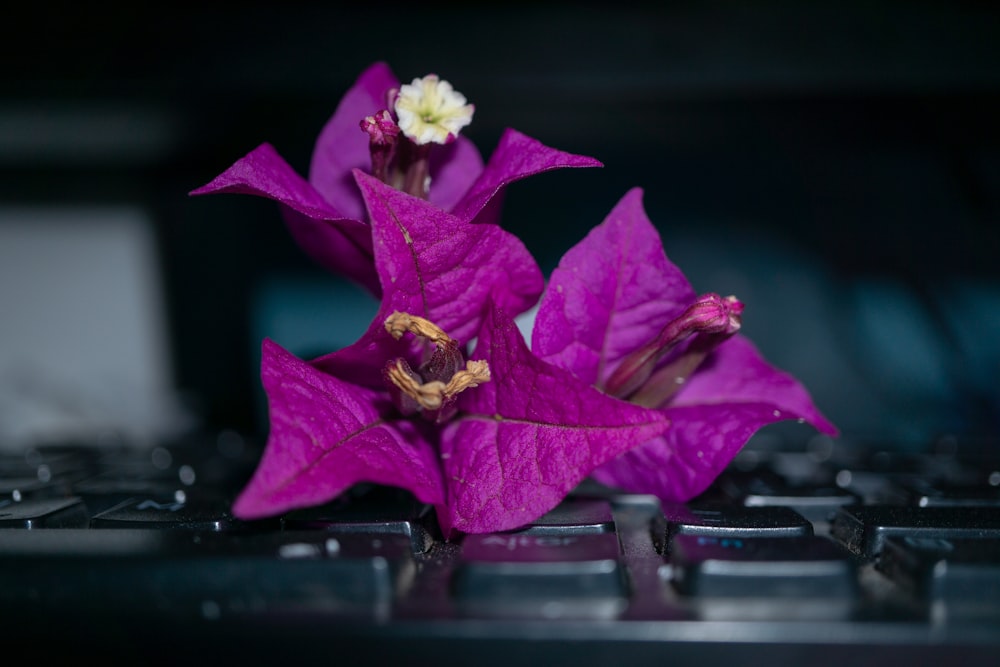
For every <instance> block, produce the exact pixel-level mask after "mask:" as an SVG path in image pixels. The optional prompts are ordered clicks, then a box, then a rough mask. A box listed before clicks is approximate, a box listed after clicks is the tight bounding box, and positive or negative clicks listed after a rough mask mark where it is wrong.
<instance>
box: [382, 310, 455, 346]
mask: <svg viewBox="0 0 1000 667" xmlns="http://www.w3.org/2000/svg"><path fill="white" fill-rule="evenodd" d="M385 330H386V331H388V332H389V333H390V334H391V335H392V337H393V338H395V339H396V340H399V339H400V338H402V336H403V334H404V333H407V332H409V333H411V334H413V335H414V336H419V337H420V338H424V339H426V340H429V341H431V342H432V343H434V344H435V345H455V344H456V343H455V340H454V339H452V338H451V337H450V336H449V335H448V334H446V333H445V332H444V330H443V329H441V327H439V326H438V325H436V324H434V323H433V322H431V321H430V320H426V319H424V318H422V317H418V316H417V315H410V314H409V313H401V312H399V311H396V312H394V313H393V314H392V315H390V316H389V317H387V318H386V319H385Z"/></svg>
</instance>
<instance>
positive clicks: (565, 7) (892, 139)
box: [0, 1, 1000, 440]
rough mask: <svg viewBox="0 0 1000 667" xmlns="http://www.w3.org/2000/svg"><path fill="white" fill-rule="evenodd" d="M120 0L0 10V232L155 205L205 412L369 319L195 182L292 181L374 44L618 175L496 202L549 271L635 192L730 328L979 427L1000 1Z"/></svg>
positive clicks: (238, 199)
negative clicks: (257, 169)
mask: <svg viewBox="0 0 1000 667" xmlns="http://www.w3.org/2000/svg"><path fill="white" fill-rule="evenodd" d="M112 7H113V9H112V8H111V7H108V8H101V7H100V6H94V5H92V4H86V3H79V4H73V5H67V6H62V7H53V6H47V4H46V3H35V4H34V5H32V6H30V7H21V8H19V9H17V10H16V11H15V12H14V13H13V15H12V16H11V17H9V18H8V19H6V20H5V21H4V23H3V25H2V26H0V53H2V55H0V77H2V78H0V84H2V85H0V231H2V230H3V226H4V224H5V223H8V222H9V221H10V220H13V219H15V218H17V216H20V215H23V212H24V211H25V210H49V209H51V208H52V207H53V206H57V207H59V210H60V211H62V215H63V216H64V217H65V216H68V217H69V218H72V217H73V214H72V210H73V209H74V207H82V208H83V209H86V210H90V211H93V210H104V209H103V208H102V207H111V208H112V209H113V210H119V209H118V208H117V207H122V206H124V207H126V209H127V210H130V211H140V212H141V214H140V215H139V216H138V217H139V218H140V219H148V220H149V221H150V222H151V229H152V234H153V238H154V239H155V257H156V262H155V263H156V266H157V268H158V271H160V272H161V273H160V276H161V283H159V285H160V287H162V290H163V294H164V295H165V301H164V303H163V313H164V320H163V322H162V327H163V330H164V332H165V340H166V342H165V345H166V346H167V348H168V353H169V360H170V361H169V365H168V370H167V373H168V375H169V382H170V385H171V386H172V387H176V388H178V389H179V392H180V393H179V394H178V395H179V396H180V398H181V402H182V403H183V405H184V406H185V410H190V411H191V413H193V414H194V415H195V416H196V419H197V420H198V421H199V423H201V424H203V425H205V426H207V427H209V428H235V429H240V430H245V431H248V432H260V431H261V430H262V429H263V428H264V424H265V422H264V420H263V419H262V414H261V410H262V404H261V400H260V394H259V388H258V381H257V368H256V355H257V351H258V349H259V345H260V338H261V337H262V336H263V335H271V336H274V337H275V338H276V339H277V340H278V342H281V343H283V344H285V345H286V346H287V347H289V348H291V349H293V351H297V352H299V353H300V354H303V355H306V356H308V355H309V354H311V353H314V352H320V351H327V350H326V349H322V348H324V347H327V348H329V347H332V346H336V345H339V344H344V343H346V342H350V340H351V335H352V330H351V327H353V326H358V327H360V326H362V323H363V322H364V318H365V317H367V316H368V315H369V314H370V313H369V311H368V310H367V308H368V304H367V303H366V302H365V300H364V299H363V298H361V297H360V296H359V295H358V294H357V293H356V292H355V291H352V289H351V288H350V287H349V286H345V285H343V284H342V283H340V282H338V281H337V280H336V279H334V278H332V277H330V276H327V275H326V274H324V273H322V272H321V271H320V270H318V269H317V268H316V267H314V266H312V265H311V264H310V263H309V261H308V260H307V259H306V258H305V256H304V255H303V254H302V253H301V252H300V251H299V249H298V248H297V247H296V246H295V245H294V244H293V243H292V241H291V240H290V238H289V237H288V236H287V234H286V233H285V230H284V227H283V225H282V223H281V221H280V217H279V214H278V210H277V207H276V205H275V204H273V203H272V202H270V201H266V200H262V199H257V198H252V197H246V196H237V195H215V196H210V197H197V198H191V197H188V195H187V192H189V191H190V190H192V189H194V188H195V187H198V186H200V185H202V184H204V183H206V182H207V181H209V180H211V179H212V178H213V177H214V176H216V175H217V174H218V173H220V172H221V171H223V170H224V169H225V168H227V167H228V166H229V165H230V164H232V162H234V161H235V160H236V159H237V158H239V157H241V156H242V155H244V154H245V153H247V152H248V151H250V150H251V149H253V148H254V147H256V146H257V145H258V144H260V143H261V142H264V141H268V142H270V143H272V144H273V145H274V146H275V147H276V148H277V149H278V151H279V152H280V153H281V154H282V155H283V156H284V157H285V158H286V159H287V160H288V161H289V163H290V164H291V165H292V166H294V167H296V168H297V169H298V170H299V171H300V173H302V174H305V173H306V171H307V169H308V164H309V156H310V154H311V152H312V147H313V142H314V140H315V137H316V135H317V134H318V132H319V130H320V128H321V127H322V126H323V124H324V123H325V121H326V120H327V118H328V117H329V116H330V114H331V113H332V112H333V110H334V108H335V106H336V104H337V102H338V101H339V99H340V97H341V95H342V94H343V93H344V91H346V89H347V88H348V87H349V86H350V85H351V84H352V83H353V81H354V80H355V78H356V77H357V76H358V74H359V73H360V72H361V71H362V70H363V69H364V68H365V67H366V66H368V65H369V64H370V63H372V62H373V61H375V60H385V61H387V62H388V63H389V64H390V65H391V66H392V68H393V69H394V71H395V72H396V74H397V75H398V76H399V77H400V78H401V79H403V80H404V81H405V80H408V79H410V78H412V77H414V76H422V75H424V74H426V73H428V72H436V73H438V74H440V75H441V76H442V77H443V78H446V79H448V80H450V81H451V82H452V83H453V84H454V85H455V87H456V88H457V89H458V90H460V91H462V92H463V93H464V94H465V95H466V96H467V97H468V98H469V100H470V101H472V102H474V103H475V104H476V109H477V110H476V117H475V120H474V123H473V125H472V126H471V127H470V128H469V129H468V131H467V136H469V137H470V138H472V139H473V141H475V142H476V143H477V145H478V146H479V147H480V150H481V151H482V152H483V153H484V155H488V154H489V152H490V151H492V149H493V147H494V146H495V144H496V142H497V140H498V138H499V136H500V133H501V132H502V131H503V129H504V128H505V127H508V126H509V127H515V128H517V129H519V130H521V131H522V132H524V133H526V134H529V135H531V136H533V137H535V138H537V139H539V140H541V141H543V142H545V143H547V144H549V145H551V146H554V147H558V148H561V149H563V150H567V151H571V152H577V153H584V154H588V155H592V156H594V157H597V158H598V159H600V160H602V161H603V162H604V164H605V167H604V168H603V169H599V170H597V169H588V170H566V171H562V172H553V173H549V174H545V175H541V176H538V177H535V178H532V179H529V180H526V181H523V182H520V183H518V184H516V185H514V186H513V187H512V188H511V189H510V190H509V193H508V196H507V199H506V205H505V214H504V221H505V226H507V227H508V228H509V229H511V230H512V231H514V232H516V233H518V234H520V235H521V236H522V238H523V239H524V240H525V242H526V244H527V245H528V247H529V248H530V249H531V250H533V251H534V252H535V253H536V255H537V257H538V259H539V262H540V263H541V264H542V266H543V268H544V269H546V271H548V270H549V269H551V267H552V266H554V265H555V263H556V262H557V261H558V259H559V257H560V256H561V254H562V253H563V252H564V251H565V250H566V249H568V248H569V247H570V246H571V245H572V244H573V243H575V242H576V241H578V240H579V239H580V238H581V237H582V236H583V234H585V233H586V231H587V230H589V229H590V228H591V227H592V226H593V225H595V224H597V223H599V222H600V221H601V220H602V219H603V217H604V215H605V214H606V213H607V212H608V211H609V210H610V209H611V208H612V206H613V205H614V204H615V203H616V202H617V201H618V199H619V198H620V197H621V196H622V195H623V194H624V193H625V191H626V190H628V189H629V188H631V187H633V186H641V187H643V188H644V189H645V203H646V207H647V211H648V213H649V215H650V217H651V219H652V220H653V221H654V222H655V223H656V224H657V226H658V227H659V229H660V230H661V232H662V234H663V236H664V245H665V247H666V250H667V253H668V254H669V255H670V256H671V258H672V259H673V260H675V261H676V262H677V263H678V264H680V265H681V267H682V268H683V269H685V271H686V272H687V273H688V275H689V277H690V278H691V280H692V282H693V283H694V285H695V287H696V289H698V290H699V291H718V292H722V293H726V294H729V293H735V294H736V295H738V296H739V297H740V298H741V299H742V300H743V301H744V302H745V303H746V304H747V311H746V317H745V325H744V330H745V332H746V333H747V335H748V336H749V337H751V338H752V339H753V340H754V341H755V342H756V343H757V344H758V345H759V347H760V348H761V349H762V350H763V351H764V353H765V355H766V356H767V357H768V358H769V359H770V360H771V361H772V362H773V363H775V364H776V365H778V366H780V367H782V368H785V369H786V370H789V371H790V372H792V373H794V374H795V375H796V376H797V377H799V378H800V379H802V380H803V382H804V383H805V384H806V385H807V386H808V387H809V389H810V390H811V392H812V394H813V396H814V398H815V399H816V401H817V403H818V405H819V406H820V408H821V409H822V410H824V411H825V412H826V413H827V415H828V416H829V417H830V418H831V419H833V421H835V422H836V423H838V425H840V426H841V427H842V428H843V429H844V430H845V432H848V433H857V434H863V435H866V436H875V437H885V438H894V439H901V440H907V439H914V440H917V439H922V438H927V437H935V436H937V435H940V434H943V433H956V434H971V435H993V434H995V433H996V429H997V422H998V416H1000V389H998V383H997V381H996V377H997V373H998V371H1000V349H998V347H997V345H996V344H995V341H996V340H997V337H998V335H1000V316H998V314H997V313H998V308H1000V269H998V266H997V259H996V258H997V256H998V252H1000V232H998V225H997V223H998V217H1000V124H998V119H1000V4H998V3H992V2H969V1H966V2H941V3H926V2H915V1H910V2H888V1H883V2H826V1H821V2H806V3H803V2H760V3H744V2H708V3H703V2H664V3H662V5H657V6H656V8H645V6H643V5H639V6H632V5H625V4H622V3H617V4H609V5H580V4H560V3H533V4H523V5H522V4H517V3H504V4H493V3H482V4H478V5H476V8H469V7H465V6H463V5H458V4H454V5H453V4H451V3H444V4H433V5H428V4H426V3H424V4H407V5H394V4H392V3H368V4H362V3H351V4H349V5H346V4H345V5H340V4H335V3H326V4H325V5H322V6H321V5H318V4H312V3H305V4H303V3H294V2H286V3H259V2H244V3H240V4H239V5H232V6H222V5H211V4H206V5H197V6H196V5H193V4H192V5H190V6H184V5H179V4H177V3H132V4H130V5H113V6H112ZM3 211H7V214H6V215H4V214H3V213H2V212H3ZM11 211H14V213H15V214H16V215H14V214H12V213H11ZM67 211H69V213H67ZM12 216H13V217H12ZM81 219H82V218H81ZM9 224H10V228H11V229H14V228H15V227H16V225H14V224H13V223H9ZM84 224H85V223H84V222H80V223H79V224H77V225H76V227H77V229H78V230H79V229H81V225H84ZM22 226H23V225H22ZM82 229H83V230H84V231H83V233H84V234H86V227H85V226H84V227H82ZM0 238H3V237H0ZM45 261H53V260H45V259H42V258H39V259H38V261H34V260H33V259H31V258H27V259H23V262H22V263H24V264H25V265H31V266H33V267H34V269H35V270H36V272H37V270H38V269H39V266H38V265H39V263H41V262H45ZM100 262H101V259H100V256H96V257H95V259H94V264H93V265H94V266H95V267H96V266H99V265H100ZM42 268H43V269H44V272H45V273H47V274H53V275H58V274H59V272H60V271H61V268H62V267H61V266H60V265H55V264H54V265H52V266H43V267H42ZM4 279H5V280H7V281H8V282H9V284H10V283H11V281H17V282H18V284H17V287H16V289H11V290H8V292H16V293H17V294H19V295H20V299H21V301H23V302H31V301H33V300H34V299H35V297H34V296H33V289H34V287H35V285H34V284H33V282H31V280H32V279H30V278H26V279H25V280H24V281H23V282H21V281H19V280H18V278H17V277H16V276H15V277H11V276H10V274H9V273H8V274H4ZM105 296H107V295H105ZM18 303H19V301H18V300H17V298H11V297H8V301H7V302H6V305H4V307H5V308H7V309H8V313H0V322H2V321H3V319H7V321H8V325H9V324H10V322H11V321H12V320H11V319H8V318H15V317H18V315H17V314H16V312H13V313H12V312H10V310H9V309H11V308H15V307H16V306H17V305H18ZM11 304H13V305H11ZM64 322H65V328H66V330H67V333H70V334H72V331H73V329H74V327H75V326H76V324H75V321H74V320H73V319H71V318H70V317H69V316H68V315H67V317H66V318H65V319H64ZM57 326H58V325H57ZM2 327H5V325H4V324H2V323H0V344H2V341H3V340H4V333H3V330H2ZM108 333H109V336H110V335H112V334H113V332H111V331H109V332H108ZM71 338H72V336H71ZM80 354H83V355H86V354H87V352H86V351H85V350H84V351H82V352H81V353H80ZM2 370H3V369H0V382H2V381H3V380H4V379H5V377H9V374H8V376H4V375H3V374H2ZM14 393H15V391H14V390H13V389H10V388H8V389H7V390H6V393H5V394H0V418H3V419H6V420H8V423H9V422H10V420H16V419H17V418H18V413H19V410H20V409H19V408H18V409H17V410H15V409H14V407H11V406H16V405H18V404H17V402H16V401H14V400H13V399H11V398H10V396H12V395H14ZM5 395H6V396H7V397H8V399H7V400H8V403H7V407H6V411H5V410H4V404H3V402H2V398H3V396H5Z"/></svg>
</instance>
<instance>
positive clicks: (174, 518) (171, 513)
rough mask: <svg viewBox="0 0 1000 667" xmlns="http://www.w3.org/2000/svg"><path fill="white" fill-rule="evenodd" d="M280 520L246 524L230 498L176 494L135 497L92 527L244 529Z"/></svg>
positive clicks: (93, 521)
mask: <svg viewBox="0 0 1000 667" xmlns="http://www.w3.org/2000/svg"><path fill="white" fill-rule="evenodd" d="M268 523H273V524H274V526H277V521H276V520H274V521H271V522H269V521H267V520H262V521H261V522H245V521H241V520H239V519H237V518H235V517H234V516H233V515H232V511H231V509H230V502H229V500H228V499H226V498H224V497H221V496H215V495H203V494H197V493H191V494H188V493H184V492H177V493H174V494H172V495H169V496H165V495H155V496H135V497H133V498H129V499H128V500H125V501H123V502H121V503H119V504H117V505H115V506H114V507H111V508H109V509H107V510H104V511H103V512H100V513H99V514H96V515H95V516H94V517H93V518H92V519H91V520H90V525H91V527H92V528H102V529H103V528H115V529H121V528H154V529H158V528H181V529H185V530H200V531H223V530H241V529H246V528H249V527H251V526H256V525H260V526H266V525H267V524H268Z"/></svg>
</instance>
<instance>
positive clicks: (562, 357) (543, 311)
mask: <svg viewBox="0 0 1000 667" xmlns="http://www.w3.org/2000/svg"><path fill="white" fill-rule="evenodd" d="M742 311H743V304H741V303H740V302H739V301H737V300H736V299H735V298H733V297H727V298H722V297H720V296H718V295H715V294H708V295H704V296H701V297H699V296H698V295H697V294H696V293H695V291H694V290H693V288H692V287H691V285H690V284H689V283H688V281H687V279H686V278H685V277H684V274H683V273H681V271H680V269H678V268H677V267H676V266H675V265H674V264H673V263H671V262H670V260H669V259H668V258H667V256H666V254H665V253H664V251H663V246H662V244H661V242H660V238H659V235H658V234H657V232H656V229H655V228H654V227H653V225H652V224H651V223H650V221H649V219H648V218H647V216H646V213H645V211H644V210H643V206H642V191H641V190H640V189H638V188H636V189H633V190H631V191H629V192H628V193H627V194H626V195H625V196H624V197H623V198H622V200H621V201H620V202H619V203H618V205H617V206H616V207H615V208H614V209H613V210H612V211H611V213H610V214H609V215H608V217H607V218H606V219H605V220H604V222H603V223H602V224H601V225H599V226H597V227H596V228H594V229H593V230H592V231H591V232H590V234H589V235H588V236H587V237H586V238H585V239H584V240H583V241H581V242H580V243H579V244H578V245H577V246H575V247H574V248H572V249H571V250H570V251H569V252H567V253H566V255H565V256H564V257H563V258H562V260H561V262H560V264H559V267H558V268H557V269H556V270H555V271H553V274H552V276H551V279H550V281H549V285H548V287H547V289H546V293H545V295H544V296H543V298H542V302H541V304H540V306H539V311H538V314H537V316H536V319H535V325H534V330H533V332H532V351H533V352H534V353H535V354H537V355H538V356H540V357H542V358H543V359H545V360H547V361H549V362H551V363H553V364H555V365H556V366H559V367H561V368H564V369H567V370H569V371H572V372H573V373H574V374H575V375H576V376H577V377H579V378H580V379H581V380H583V381H584V382H587V383H589V384H592V385H594V386H595V387H597V388H599V389H602V390H603V391H605V392H608V393H609V394H612V395H615V396H618V397H621V398H623V399H625V400H628V401H629V402H631V403H634V404H638V405H643V406H646V407H650V408H654V409H656V410H658V411H659V412H661V413H662V414H664V415H666V416H667V417H669V418H670V421H671V422H672V424H673V427H672V428H671V429H670V430H668V431H665V432H664V433H663V434H661V435H659V436H657V437H656V438H654V439H652V440H650V441H648V442H644V443H643V444H642V445H641V446H638V447H636V448H634V449H632V450H630V451H628V452H626V453H624V454H623V455H622V456H620V457H617V458H616V459H614V460H612V461H610V462H608V463H606V464H604V465H602V466H601V467H599V468H598V469H597V470H595V471H594V474H593V477H594V478H595V479H597V480H598V481H600V482H603V483H605V484H608V485H610V486H614V487H619V488H623V489H626V490H629V491H634V492H640V493H652V494H655V495H656V496H658V497H660V498H661V499H663V500H665V501H668V502H671V501H686V500H689V499H691V498H693V497H694V496H696V495H698V494H699V493H701V492H702V491H704V490H705V489H706V487H708V485H709V484H711V482H712V481H713V480H714V479H715V478H716V476H717V475H718V474H719V473H720V472H721V471H722V469H723V468H724V467H725V466H726V465H727V464H728V463H729V462H730V461H731V460H732V458H733V457H734V456H735V455H736V454H737V452H738V451H739V450H740V448H742V447H743V445H744V444H745V443H746V442H747V440H748V439H749V438H750V436H751V435H753V433H754V432H756V431H757V430H758V429H759V428H761V427H762V426H764V425H767V424H770V423H773V422H777V421H780V420H786V419H795V420H800V421H804V422H808V423H810V424H812V425H813V426H814V427H816V428H817V429H819V430H820V431H822V432H823V433H828V434H835V433H836V432H837V430H836V428H835V427H834V426H833V424H831V423H830V422H829V421H828V420H827V419H826V418H825V417H824V416H823V415H822V414H821V413H820V412H819V410H817V409H816V407H815V406H814V405H813V403H812V400H811V399H810V397H809V394H808V393H807V391H806V390H805V389H804V388H803V387H802V385H801V384H799V383H798V382H797V381H796V380H795V379H794V378H792V377H791V376H790V375H788V374H786V373H784V372H782V371H779V370H777V369H775V368H773V367H771V366H770V365H768V364H767V362H765V361H764V359H763V358H762V357H761V355H760V354H759V353H758V351H757V350H756V349H755V348H754V346H753V344H752V343H751V342H750V341H749V340H747V339H746V338H744V337H743V336H741V335H738V334H737V333H736V332H737V331H738V329H739V326H740V321H741V315H742Z"/></svg>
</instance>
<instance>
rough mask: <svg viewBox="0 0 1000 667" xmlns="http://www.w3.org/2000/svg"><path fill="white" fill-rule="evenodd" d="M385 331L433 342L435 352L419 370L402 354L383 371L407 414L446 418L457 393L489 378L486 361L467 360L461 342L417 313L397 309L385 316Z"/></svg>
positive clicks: (398, 402)
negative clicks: (460, 348) (412, 313)
mask: <svg viewBox="0 0 1000 667" xmlns="http://www.w3.org/2000/svg"><path fill="white" fill-rule="evenodd" d="M385 328H386V331H388V332H389V334H390V335H392V337H393V338H395V339H397V340H399V339H400V338H402V337H403V336H404V335H405V334H407V333H409V334H411V335H413V336H415V337H416V338H419V339H422V340H425V341H427V342H429V343H433V344H434V346H435V349H434V352H433V354H431V356H430V358H429V359H428V360H427V361H426V362H425V363H423V364H421V365H420V366H419V367H418V368H417V370H413V369H412V368H411V367H410V365H409V363H407V361H406V360H405V359H403V358H402V357H400V358H397V359H393V360H391V361H390V362H389V363H388V364H386V367H385V370H384V371H383V374H384V376H385V379H386V382H387V384H388V385H389V392H390V396H391V397H392V400H393V403H394V404H395V406H396V407H397V408H398V409H399V411H400V412H402V413H403V414H405V415H410V414H414V413H417V412H419V413H420V414H421V416H423V417H424V418H425V419H428V420H430V421H433V422H438V423H440V422H444V421H447V420H448V419H450V418H451V417H452V416H453V415H454V414H455V412H456V411H457V409H456V407H455V405H454V403H455V397H456V396H458V394H460V393H461V392H463V391H465V390H466V389H471V388H473V387H477V386H479V385H480V384H482V383H483V382H489V381H490V367H489V364H487V363H486V362H485V361H466V360H465V357H464V356H463V354H462V352H461V350H459V348H458V342H457V341H455V340H454V339H453V338H451V337H450V336H448V334H446V333H445V332H444V331H443V330H442V329H441V328H440V327H438V326H437V325H436V324H434V323H433V322H431V321H430V320H426V319H424V318H422V317H417V316H416V315H410V314H408V313H400V312H395V313H393V314H392V315H390V316H389V317H388V318H386V321H385Z"/></svg>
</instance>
